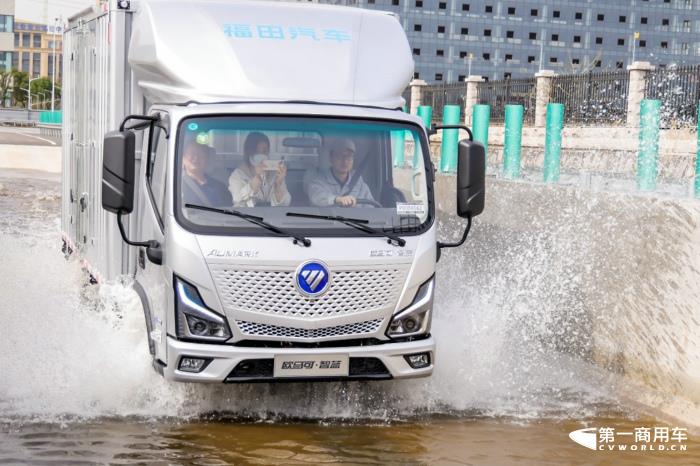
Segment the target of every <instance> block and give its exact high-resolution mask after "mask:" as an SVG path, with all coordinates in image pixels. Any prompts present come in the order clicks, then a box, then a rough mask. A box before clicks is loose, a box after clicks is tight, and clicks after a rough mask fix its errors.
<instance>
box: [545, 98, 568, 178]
mask: <svg viewBox="0 0 700 466" xmlns="http://www.w3.org/2000/svg"><path fill="white" fill-rule="evenodd" d="M563 128H564V104H547V133H546V135H545V138H544V182H545V183H556V182H557V181H559V168H560V166H561V131H562V129H563Z"/></svg>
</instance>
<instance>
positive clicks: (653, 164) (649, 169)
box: [637, 99, 661, 191]
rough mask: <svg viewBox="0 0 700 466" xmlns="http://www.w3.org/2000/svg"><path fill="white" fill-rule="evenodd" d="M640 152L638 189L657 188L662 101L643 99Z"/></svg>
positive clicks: (638, 157)
mask: <svg viewBox="0 0 700 466" xmlns="http://www.w3.org/2000/svg"><path fill="white" fill-rule="evenodd" d="M639 116H640V129H639V154H638V155H637V189H639V190H640V191H651V190H653V189H656V175H657V173H658V163H659V124H660V122H661V101H660V100H649V99H644V100H642V105H641V108H640V113H639Z"/></svg>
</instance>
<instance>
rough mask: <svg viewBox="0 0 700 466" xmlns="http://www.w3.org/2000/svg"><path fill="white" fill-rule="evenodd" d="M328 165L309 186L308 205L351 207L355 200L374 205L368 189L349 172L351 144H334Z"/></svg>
mask: <svg viewBox="0 0 700 466" xmlns="http://www.w3.org/2000/svg"><path fill="white" fill-rule="evenodd" d="M330 162H331V166H330V169H328V170H323V171H320V172H319V174H318V175H317V176H316V177H315V178H314V179H312V180H311V182H310V183H309V186H308V193H309V199H310V200H311V204H313V205H315V206H319V207H327V206H332V205H339V206H343V207H354V206H356V205H357V200H358V199H367V200H370V201H372V202H374V198H373V197H372V192H371V191H370V190H369V186H367V183H365V181H364V180H363V179H362V176H360V174H359V173H356V172H354V171H353V169H352V167H353V165H354V163H355V143H354V142H352V140H350V139H346V138H340V139H336V140H334V141H333V142H332V143H331V146H330Z"/></svg>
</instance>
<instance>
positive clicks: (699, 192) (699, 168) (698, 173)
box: [695, 103, 700, 197]
mask: <svg viewBox="0 0 700 466" xmlns="http://www.w3.org/2000/svg"><path fill="white" fill-rule="evenodd" d="M696 151H697V154H696V155H695V197H700V103H699V104H698V144H697V146H696Z"/></svg>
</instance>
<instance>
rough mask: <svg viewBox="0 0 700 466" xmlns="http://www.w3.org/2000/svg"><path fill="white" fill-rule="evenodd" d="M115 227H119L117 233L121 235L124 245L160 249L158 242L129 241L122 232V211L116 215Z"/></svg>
mask: <svg viewBox="0 0 700 466" xmlns="http://www.w3.org/2000/svg"><path fill="white" fill-rule="evenodd" d="M117 225H119V233H121V235H122V239H123V240H124V242H125V243H126V244H128V245H129V246H143V247H145V248H158V247H160V244H159V243H158V241H155V240H151V241H131V240H129V238H127V237H126V231H125V230H124V224H123V223H122V211H121V210H120V211H119V212H118V213H117Z"/></svg>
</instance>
